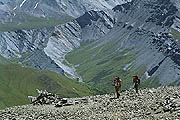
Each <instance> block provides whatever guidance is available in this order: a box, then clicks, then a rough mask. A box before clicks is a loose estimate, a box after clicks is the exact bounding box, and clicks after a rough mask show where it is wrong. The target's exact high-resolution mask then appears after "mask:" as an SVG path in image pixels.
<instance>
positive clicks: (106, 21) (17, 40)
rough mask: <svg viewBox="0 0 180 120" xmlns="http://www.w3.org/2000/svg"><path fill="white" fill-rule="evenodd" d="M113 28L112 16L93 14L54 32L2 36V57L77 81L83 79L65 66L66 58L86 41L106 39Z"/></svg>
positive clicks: (5, 33)
mask: <svg viewBox="0 0 180 120" xmlns="http://www.w3.org/2000/svg"><path fill="white" fill-rule="evenodd" d="M84 20H85V21H86V22H84ZM113 24H114V19H113V14H112V15H111V12H105V11H89V12H86V13H85V14H84V15H83V16H81V17H79V18H77V19H75V20H73V21H71V22H69V23H67V24H63V25H59V26H56V27H52V28H44V29H37V30H18V31H15V32H1V33H0V36H1V37H0V40H1V42H0V53H1V55H2V56H4V57H7V58H17V59H19V61H20V63H23V64H25V65H30V66H34V67H36V68H39V69H48V70H52V71H55V72H57V73H64V71H65V72H66V73H67V74H68V75H70V76H72V77H73V78H77V77H80V76H79V75H78V74H77V73H76V72H75V69H74V68H73V67H68V66H67V65H64V64H63V63H62V62H63V60H64V57H65V55H66V54H67V53H68V52H70V51H72V50H73V49H74V48H77V47H79V46H80V42H81V41H82V40H84V41H85V40H96V39H99V38H100V37H102V36H104V35H105V34H107V33H108V32H109V31H110V29H111V28H112V27H113ZM61 68H62V69H63V70H62V69H61Z"/></svg>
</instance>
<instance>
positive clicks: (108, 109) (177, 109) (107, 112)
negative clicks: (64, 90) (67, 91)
mask: <svg viewBox="0 0 180 120" xmlns="http://www.w3.org/2000/svg"><path fill="white" fill-rule="evenodd" d="M84 98H86V99H88V103H82V104H77V105H71V106H64V107H55V105H35V106H33V105H25V106H17V107H12V108H8V109H5V110H1V111H0V119H1V120H159V119H162V120H180V87H159V88H157V89H141V90H140V92H139V94H136V93H135V91H134V90H133V89H129V90H127V91H124V92H122V93H121V96H120V98H119V99H114V95H113V94H111V95H97V96H89V97H84ZM75 99H78V98H72V99H68V101H73V100H75Z"/></svg>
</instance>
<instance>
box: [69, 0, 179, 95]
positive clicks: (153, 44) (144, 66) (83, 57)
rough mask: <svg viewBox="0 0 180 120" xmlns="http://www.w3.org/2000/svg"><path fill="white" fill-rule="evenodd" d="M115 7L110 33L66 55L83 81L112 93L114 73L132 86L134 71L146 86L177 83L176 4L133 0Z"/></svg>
mask: <svg viewBox="0 0 180 120" xmlns="http://www.w3.org/2000/svg"><path fill="white" fill-rule="evenodd" d="M159 7H160V8H159ZM159 9H162V10H159ZM113 10H114V11H115V12H116V15H115V16H116V19H117V21H116V23H115V25H114V26H113V28H112V29H111V30H110V32H108V33H107V34H106V35H105V36H103V37H101V38H100V39H99V40H98V41H92V42H90V43H85V44H82V46H81V47H80V48H78V49H76V50H74V51H72V52H71V53H69V54H68V55H67V56H66V58H67V61H69V62H70V63H72V64H73V65H74V66H76V69H77V72H78V73H79V74H80V75H81V77H82V78H83V79H84V81H85V82H86V83H88V84H90V85H92V86H95V87H97V88H99V89H100V90H102V91H104V92H112V90H113V88H112V87H111V83H112V80H113V78H114V77H115V76H120V78H122V80H123V81H124V83H123V87H124V88H128V87H131V86H132V75H133V74H138V75H139V76H140V77H141V79H142V86H146V87H152V86H153V87H157V86H160V85H169V84H174V85H178V84H179V82H180V81H179V80H180V74H179V73H180V69H179V68H180V66H179V65H180V62H179V60H180V59H179V53H180V51H179V45H178V42H177V40H176V39H174V38H175V36H174V37H173V35H171V34H169V33H170V32H171V29H172V26H173V25H174V24H177V22H174V20H175V19H177V18H176V17H177V16H176V14H177V13H178V9H177V8H176V6H174V4H173V3H171V2H170V1H169V0H166V1H164V0H162V1H159V0H152V1H148V0H147V1H146V0H145V1H137V0H134V1H132V2H129V3H126V4H122V5H118V6H116V7H115V8H114V9H113ZM165 11H166V12H165ZM164 12H165V13H164ZM177 28H178V27H177ZM176 35H177V32H176Z"/></svg>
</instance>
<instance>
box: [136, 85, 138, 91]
mask: <svg viewBox="0 0 180 120" xmlns="http://www.w3.org/2000/svg"><path fill="white" fill-rule="evenodd" d="M136 93H138V85H136Z"/></svg>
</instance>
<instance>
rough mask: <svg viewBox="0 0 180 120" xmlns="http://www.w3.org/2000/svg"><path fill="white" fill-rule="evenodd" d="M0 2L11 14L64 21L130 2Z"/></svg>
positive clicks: (72, 0) (3, 0) (90, 0)
mask: <svg viewBox="0 0 180 120" xmlns="http://www.w3.org/2000/svg"><path fill="white" fill-rule="evenodd" d="M0 1H1V3H2V4H4V5H6V6H7V7H8V8H9V9H10V10H12V11H13V12H20V11H21V12H24V13H26V14H29V15H33V16H38V17H55V18H59V19H61V20H62V21H64V20H66V19H68V16H72V17H74V18H77V17H80V16H81V15H83V14H84V13H85V12H88V11H90V10H107V9H108V10H110V9H112V8H113V7H115V6H116V5H119V4H123V3H126V2H128V1H131V0H113V1H112V0H97V1H93V0H76V1H74V0H51V2H49V1H48V0H22V1H19V0H0ZM1 9H2V8H1ZM3 9H4V8H3ZM4 10H5V9H4Z"/></svg>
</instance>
